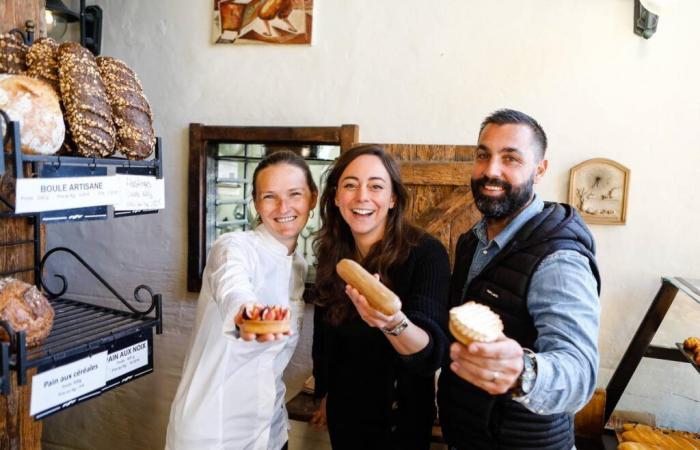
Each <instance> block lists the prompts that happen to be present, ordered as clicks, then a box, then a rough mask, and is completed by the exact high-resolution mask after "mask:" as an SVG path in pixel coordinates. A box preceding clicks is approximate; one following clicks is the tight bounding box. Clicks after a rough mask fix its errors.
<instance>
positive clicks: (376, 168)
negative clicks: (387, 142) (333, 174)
mask: <svg viewBox="0 0 700 450" xmlns="http://www.w3.org/2000/svg"><path fill="white" fill-rule="evenodd" d="M394 203H395V196H394V193H393V191H392V188H391V178H390V177H389V172H387V170H386V168H385V167H384V164H383V163H382V160H381V159H379V158H378V157H377V156H374V155H361V156H358V157H357V158H355V159H354V160H353V161H352V162H351V163H350V164H349V165H348V166H347V167H346V168H345V170H344V171H343V173H342V174H341V175H340V179H339V180H338V185H337V186H336V193H335V206H337V207H338V209H339V210H340V214H341V215H342V216H343V219H344V220H345V222H346V223H347V224H348V226H349V227H350V231H351V232H352V235H353V237H354V238H355V243H356V245H357V248H358V249H360V251H361V252H362V253H363V254H366V251H367V249H369V248H370V247H371V246H372V245H373V244H374V243H376V242H377V241H379V240H381V239H382V237H383V236H384V230H385V228H386V222H387V215H388V214H389V210H390V209H391V208H393V207H394Z"/></svg>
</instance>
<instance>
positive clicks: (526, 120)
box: [479, 109, 547, 159]
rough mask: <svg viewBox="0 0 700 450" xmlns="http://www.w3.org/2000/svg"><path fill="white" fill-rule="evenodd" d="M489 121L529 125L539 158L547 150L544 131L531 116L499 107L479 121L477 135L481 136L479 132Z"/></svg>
mask: <svg viewBox="0 0 700 450" xmlns="http://www.w3.org/2000/svg"><path fill="white" fill-rule="evenodd" d="M491 123H493V124H496V125H506V124H517V125H526V126H528V127H530V129H531V130H532V134H533V135H534V136H535V141H537V143H538V144H539V146H540V150H541V151H540V154H539V157H540V159H543V158H544V152H545V151H546V150H547V135H546V134H545V133H544V130H543V129H542V127H541V126H540V124H539V123H537V121H536V120H535V119H533V118H532V117H530V116H528V115H527V114H525V113H523V112H520V111H516V110H514V109H499V110H498V111H496V112H493V113H491V115H489V116H488V117H487V118H485V119H484V121H483V122H481V128H479V136H481V132H482V131H484V128H486V125H488V124H491Z"/></svg>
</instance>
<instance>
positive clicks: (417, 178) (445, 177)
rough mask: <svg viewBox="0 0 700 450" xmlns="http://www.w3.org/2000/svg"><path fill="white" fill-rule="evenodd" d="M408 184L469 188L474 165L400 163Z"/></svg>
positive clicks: (445, 162)
mask: <svg viewBox="0 0 700 450" xmlns="http://www.w3.org/2000/svg"><path fill="white" fill-rule="evenodd" d="M399 165H400V167H401V178H402V180H403V182H404V183H406V184H418V185H423V184H428V185H441V186H469V184H470V181H471V173H472V165H473V164H472V163H471V162H465V161H399Z"/></svg>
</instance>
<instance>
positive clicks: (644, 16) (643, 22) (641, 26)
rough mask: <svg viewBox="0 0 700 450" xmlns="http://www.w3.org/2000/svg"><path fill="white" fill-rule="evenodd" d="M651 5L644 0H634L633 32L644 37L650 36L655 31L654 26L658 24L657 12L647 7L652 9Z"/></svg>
mask: <svg viewBox="0 0 700 450" xmlns="http://www.w3.org/2000/svg"><path fill="white" fill-rule="evenodd" d="M653 6H654V5H650V4H649V2H647V1H644V0H634V34H637V35H639V36H641V37H643V38H644V39H649V38H650V37H652V36H653V35H654V33H656V27H657V25H658V24H659V16H658V14H655V13H654V12H652V11H650V10H649V9H647V8H652V9H653ZM655 11H656V10H655ZM656 12H658V11H656Z"/></svg>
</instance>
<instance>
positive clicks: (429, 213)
mask: <svg viewBox="0 0 700 450" xmlns="http://www.w3.org/2000/svg"><path fill="white" fill-rule="evenodd" d="M472 203H474V197H472V191H471V189H470V188H469V187H467V186H462V187H459V188H457V189H455V190H454V191H452V193H451V194H450V195H448V196H447V197H445V198H444V199H443V200H442V201H441V202H440V203H438V204H437V205H435V206H434V207H432V208H430V209H428V210H426V211H424V212H423V214H421V215H420V216H418V217H416V219H415V220H416V223H417V224H418V225H419V226H421V227H423V228H424V229H425V230H426V231H427V232H428V233H430V234H436V233H437V232H439V231H440V229H442V228H444V227H446V226H447V225H448V224H449V223H451V222H452V221H453V220H454V219H455V218H456V217H457V216H458V215H460V214H461V213H463V212H464V211H465V210H466V209H467V208H468V207H469V205H471V204H472Z"/></svg>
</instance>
